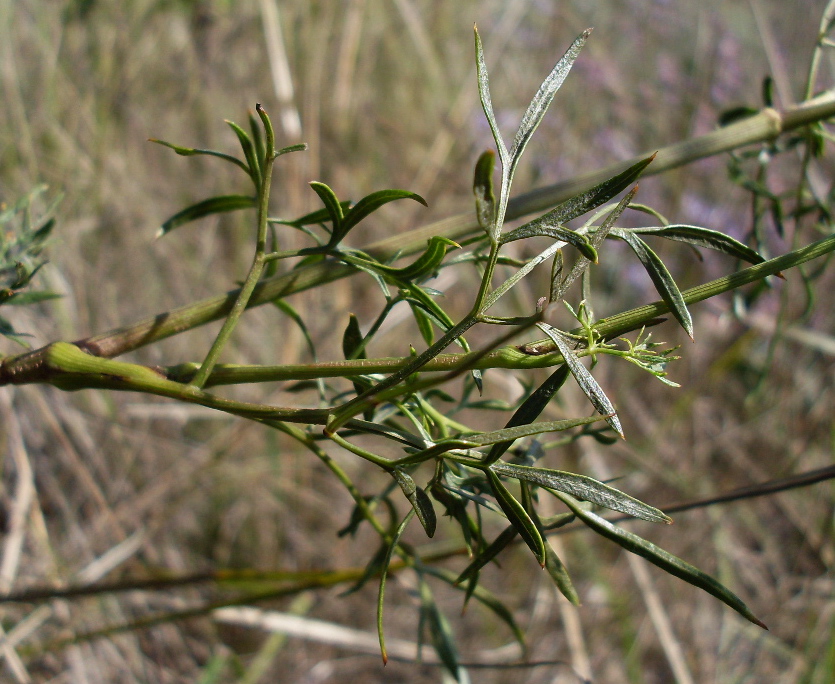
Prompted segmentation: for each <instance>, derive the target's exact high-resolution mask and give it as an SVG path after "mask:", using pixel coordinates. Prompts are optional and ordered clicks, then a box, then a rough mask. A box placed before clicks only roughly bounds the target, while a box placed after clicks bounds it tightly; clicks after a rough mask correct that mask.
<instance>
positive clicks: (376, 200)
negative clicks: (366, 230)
mask: <svg viewBox="0 0 835 684" xmlns="http://www.w3.org/2000/svg"><path fill="white" fill-rule="evenodd" d="M399 199H411V200H414V201H415V202H419V203H420V204H422V205H423V206H424V207H426V206H429V205H428V204H426V200H425V199H423V197H421V196H420V195H418V194H417V193H414V192H409V191H408V190H378V191H377V192H372V193H371V194H370V195H366V196H365V197H363V198H362V199H361V200H360V201H359V202H357V203H356V204H355V205H354V206H353V207H351V209H350V210H349V211H348V213H347V214H345V218H344V220H343V221H342V225H341V226H340V228H339V231H336V230H334V233H337V232H338V236H337V237H336V242H339V241H341V240H342V239H343V238H344V237H345V236H346V235H347V234H348V232H349V231H350V230H351V229H352V228H353V227H354V226H356V225H357V224H358V223H359V222H360V221H362V220H363V219H364V218H365V217H366V216H368V215H369V214H371V213H373V212H375V211H377V209H379V208H380V207H382V206H383V205H385V204H388V203H389V202H394V201H395V200H399Z"/></svg>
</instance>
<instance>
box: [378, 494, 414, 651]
mask: <svg viewBox="0 0 835 684" xmlns="http://www.w3.org/2000/svg"><path fill="white" fill-rule="evenodd" d="M414 515H415V510H414V509H412V510H410V511H409V512H408V513H407V514H406V517H405V518H403V521H402V522H401V523H400V524H399V525H398V526H397V529H396V530H395V532H394V534H393V535H392V538H391V544H389V547H388V549H387V550H386V555H385V557H384V558H383V563H382V571H381V572H380V590H379V592H378V593H377V637H378V638H379V640H380V655H382V656H383V665H385V664H386V663H387V662H388V653H387V652H386V637H385V635H384V634H383V601H384V600H385V597H386V577H387V575H388V569H389V565H391V557H392V555H393V554H394V550H395V549H396V548H397V544H398V543H399V542H400V537H402V536H403V532H405V531H406V527H407V526H408V524H409V521H410V520H411V519H412V518H413V517H414Z"/></svg>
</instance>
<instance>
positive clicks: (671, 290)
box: [611, 228, 693, 339]
mask: <svg viewBox="0 0 835 684" xmlns="http://www.w3.org/2000/svg"><path fill="white" fill-rule="evenodd" d="M611 233H612V235H614V236H616V237H619V238H620V239H621V240H623V241H624V242H626V244H628V245H629V246H630V247H631V248H632V251H633V252H635V255H636V256H637V257H638V259H639V261H640V262H641V264H643V266H644V268H645V269H646V272H647V273H648V274H649V277H650V278H651V279H652V282H653V285H655V289H656V290H657V291H658V294H659V295H661V299H663V300H664V302H665V303H666V304H667V306H669V307H670V312H671V313H672V314H673V316H675V317H676V320H677V321H678V322H679V323H680V324H681V327H682V328H684V330H685V332H686V333H687V334H688V335H689V336H690V339H693V319H692V318H691V317H690V312H689V311H688V310H687V303H686V302H685V301H684V297H683V296H682V295H681V290H679V289H678V285H676V282H675V280H673V276H672V275H670V272H669V271H668V270H667V267H666V266H665V265H664V262H663V261H661V259H660V258H659V257H658V255H657V254H656V253H655V252H653V251H652V250H651V249H650V247H649V245H648V244H647V243H646V242H644V241H643V240H642V239H641V238H639V237H638V236H637V235H635V234H634V233H632V232H630V231H628V230H620V229H617V228H613V229H612V230H611Z"/></svg>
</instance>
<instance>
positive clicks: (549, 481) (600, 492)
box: [490, 461, 672, 523]
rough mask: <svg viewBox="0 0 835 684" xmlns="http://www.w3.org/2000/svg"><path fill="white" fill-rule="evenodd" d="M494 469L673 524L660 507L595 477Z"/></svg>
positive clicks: (505, 466)
mask: <svg viewBox="0 0 835 684" xmlns="http://www.w3.org/2000/svg"><path fill="white" fill-rule="evenodd" d="M490 469H491V470H492V471H493V472H494V473H496V474H497V475H502V476H504V477H512V478H514V479H516V480H522V481H525V482H530V483H532V484H536V485H539V486H540V487H546V488H548V489H556V490H557V491H560V492H565V493H566V494H571V496H573V497H576V498H578V499H582V500H583V501H588V502H590V503H593V504H597V505H598V506H603V507H604V508H609V509H611V510H613V511H619V512H620V513H626V514H627V515H631V516H633V517H635V518H640V519H642V520H649V521H650V522H663V523H671V522H672V520H670V518H668V517H667V516H666V515H664V513H662V512H661V511H659V510H658V509H657V508H654V507H653V506H650V505H648V504H645V503H643V502H642V501H638V500H637V499H633V498H632V497H631V496H629V495H628V494H624V493H623V492H622V491H620V490H618V489H615V488H614V487H610V486H609V485H606V484H603V483H602V482H600V481H598V480H595V479H594V478H592V477H587V476H585V475H577V474H575V473H568V472H565V471H562V470H551V469H549V468H535V467H531V466H523V465H515V464H513V463H506V462H504V461H499V462H497V463H494V464H493V465H491V466H490Z"/></svg>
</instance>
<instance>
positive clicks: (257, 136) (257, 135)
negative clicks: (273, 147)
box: [247, 109, 267, 174]
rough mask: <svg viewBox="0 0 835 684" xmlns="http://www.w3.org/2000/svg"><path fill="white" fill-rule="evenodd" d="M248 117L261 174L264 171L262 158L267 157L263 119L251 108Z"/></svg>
mask: <svg viewBox="0 0 835 684" xmlns="http://www.w3.org/2000/svg"><path fill="white" fill-rule="evenodd" d="M247 119H249V130H250V131H251V132H252V138H251V139H252V146H253V147H254V148H255V158H256V159H257V160H258V169H259V174H260V173H261V172H262V169H261V160H262V159H266V158H267V146H266V143H265V142H264V134H263V132H262V130H261V120H260V119H259V118H257V117H256V116H255V114H253V113H252V110H251V109H250V110H249V111H248V112H247Z"/></svg>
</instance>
